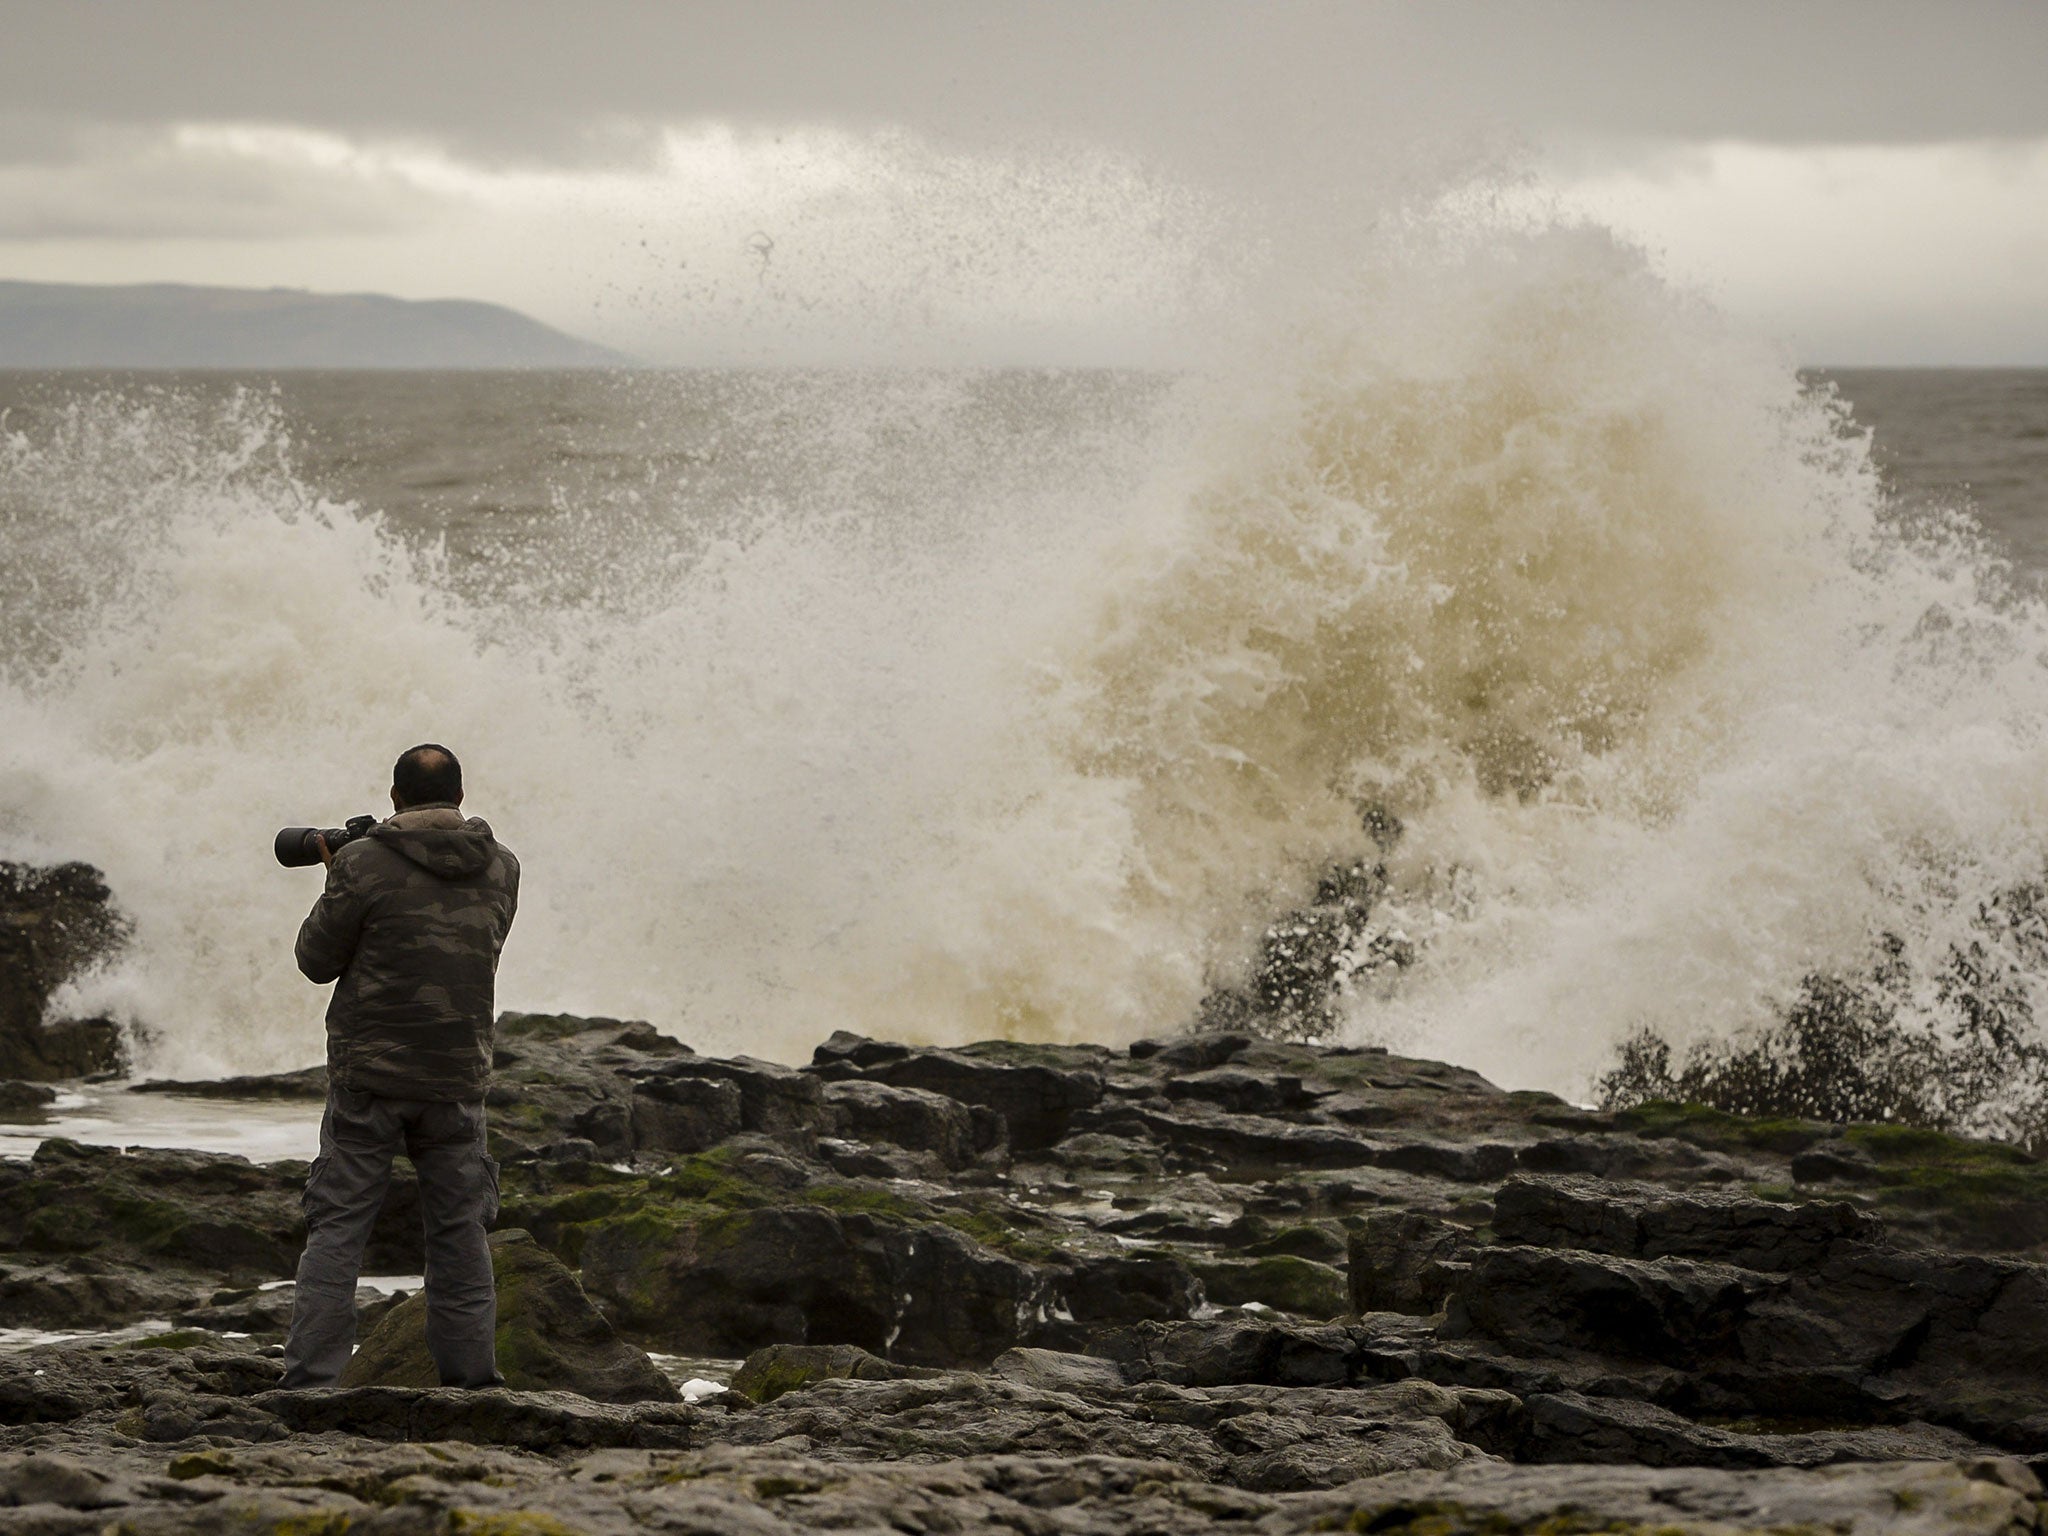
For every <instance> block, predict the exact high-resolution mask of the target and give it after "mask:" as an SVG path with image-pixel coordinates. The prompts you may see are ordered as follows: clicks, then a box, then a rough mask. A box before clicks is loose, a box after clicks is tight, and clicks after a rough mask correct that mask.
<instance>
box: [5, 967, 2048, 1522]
mask: <svg viewBox="0 0 2048 1536" xmlns="http://www.w3.org/2000/svg"><path fill="white" fill-rule="evenodd" d="M43 937H44V938H47V931H45V934H44V935H43ZM48 950H49V946H48V944H47V943H45V945H44V952H45V953H47V952H48ZM48 972H49V968H48V967H47V966H46V967H45V971H44V973H43V974H45V975H47V974H48ZM36 1026H37V1027H38V1028H40V1027H41V1024H40V1020H39V1019H38V1020H37V1021H36ZM23 1059H32V1058H30V1057H24V1058H23ZM33 1059H41V1058H33ZM497 1073H498V1076H497V1083H496V1086H495V1087H494V1088H493V1089H492V1092H491V1099H490V1105H491V1117H492V1125H493V1130H492V1139H493V1151H494V1155H495V1156H496V1157H497V1158H498V1159H499V1161H500V1164H501V1184H502V1196H503V1200H502V1211H501V1215H500V1221H499V1231H498V1234H497V1236H496V1237H495V1238H494V1253H495V1255H496V1261H497V1265H498V1275H499V1290H500V1298H501V1330H500V1339H499V1354H500V1361H501V1365H502V1367H503V1369H504V1372H505V1375H506V1378H507V1386H506V1387H505V1388H503V1389H496V1390H491V1391H486V1392H476V1393H459V1392H449V1391H444V1390H442V1389H440V1388H438V1387H433V1386H431V1385H428V1383H429V1382H430V1381H431V1374H430V1371H429V1369H428V1367H427V1366H426V1362H425V1355H424V1346H423V1342H422V1337H421V1333H420V1323H421V1306H420V1302H419V1300H418V1298H417V1297H412V1298H406V1297H404V1296H402V1295H394V1294H389V1293H386V1292H383V1291H373V1290H369V1289H366V1290H365V1291H364V1292H362V1293H361V1297H360V1302H361V1309H360V1310H361V1319H360V1320H361V1334H362V1340H363V1342H362V1348H361V1349H360V1351H359V1353H358V1354H357V1357H356V1359H355V1361H354V1363H353V1364H352V1366H351V1368H350V1372H349V1375H348V1377H347V1378H346V1379H345V1381H344V1383H343V1385H342V1386H341V1387H339V1388H337V1389H335V1390H333V1391H328V1392H314V1393H286V1392H282V1391H279V1390H278V1389H277V1379H278V1376H279V1371H280V1367H279V1363H278V1360H277V1341H278V1340H279V1339H280V1337H281V1334H282V1329H283V1327H284V1325H285V1323H286V1321H287V1319H288V1317H289V1312H290V1305H291V1291H290V1287H289V1284H288V1283H280V1282H285V1281H286V1280H287V1277H288V1276H289V1275H290V1273H291V1269H292V1266H293V1263H294V1261H295V1259H296V1256H297V1252H298V1246H299V1242H300V1239H301V1235H302V1229H301V1224H300V1215H299V1209H298V1194H299V1189H300V1186H301V1184H302V1181H303V1179H304V1175H305V1165H304V1164H298V1163H290V1162H284V1163H275V1164H268V1165H263V1164H256V1163H251V1162H248V1161H245V1160H242V1159H239V1158H235V1157H229V1156H222V1155H217V1154H210V1153H203V1152H197V1151H164V1150H147V1149H126V1150H123V1149H117V1148H107V1147H93V1146H84V1145H79V1144H77V1143H74V1142H70V1141H66V1140H62V1139H56V1138H51V1139H46V1140H44V1141H43V1142H42V1143H41V1145H40V1147H39V1149H38V1150H37V1151H36V1153H35V1155H34V1156H33V1158H31V1159H27V1160H19V1161H8V1162H0V1327H5V1328H10V1329H43V1330H50V1331H53V1332H75V1333H78V1334H80V1335H81V1336H80V1337H77V1338H74V1339H72V1340H69V1341H65V1342H51V1343H42V1344H36V1345H34V1346H33V1347H26V1348H21V1347H16V1348H13V1349H11V1350H9V1351H7V1352H4V1353H0V1533H4V1532H11V1531H21V1532H31V1531H33V1532H51V1533H57V1532H85V1531H95V1532H97V1531H103V1530H120V1531H133V1532H151V1531H166V1532H168V1531H221V1532H240V1531H273V1532H294V1533H303V1532H340V1531H343V1530H347V1531H352V1532H363V1531H367V1532H387V1531H388V1532H393V1533H401V1532H404V1533H409V1532H415V1531H418V1532H428V1531H432V1532H452V1531H473V1532H532V1533H547V1532H562V1531H589V1532H611V1531H627V1530H640V1529H655V1530H674V1531H701V1532H787V1531H803V1530H811V1529H833V1530H865V1531H884V1530H890V1531H909V1532H939V1531H983V1530H990V1531H992V1530H1004V1531H1020V1532H1030V1533H1055V1532H1076V1533H1080V1532H1105V1533H1107V1532H1138V1531H1159V1532H1203V1531H1208V1530H1211V1529H1216V1530H1223V1529H1228V1530H1233V1531H1252V1532H1274V1533H1278V1532H1293V1531H1311V1530H1354V1531H1367V1532H1392V1533H1397V1536H1398V1533H1413V1536H1446V1533H1452V1532H1464V1531H1470V1532H1487V1533H1493V1536H1504V1533H1512V1532H1519V1531H1530V1532H1538V1531H1540V1532H1545V1533H1554V1536H1562V1533H1573V1532H1594V1531H1616V1532H1619V1531H1643V1532H1648V1531H1665V1532H1680V1531H1684V1532H1702V1533H1705V1532H1727V1531H1750V1530H1754V1531H1766V1530H1768V1531H1777V1532H1792V1531H1797V1532H1815V1533H1818V1532H1824V1531H1825V1532H1842V1531H1850V1532H1879V1531H1884V1532H1893V1531H1896V1532H1908V1531H1914V1532H1917V1531H1923V1530H1924V1531H1927V1532H1936V1531H1940V1532H1950V1531H1962V1532H1974V1531H1983V1532H2032V1531H2036V1530H2039V1529H2042V1528H2043V1510H2044V1501H2043V1497H2042V1489H2041V1484H2040V1483H2039V1481H2038V1480H2037V1475H2036V1474H2037V1472H2039V1471H2040V1470H2042V1469H2043V1468H2044V1467H2048V1267H2044V1264H2043V1260H2044V1258H2048V1200H2044V1195H2048V1168H2044V1167H2043V1165H2041V1164H2039V1163H2037V1162H2036V1161H2035V1160H2033V1159H2032V1158H2030V1157H2029V1156H2027V1155H2026V1154H2024V1153H2022V1152H2020V1151H2018V1150H2017V1149H2014V1148H2012V1147H2008V1146H2005V1145H2002V1144H1998V1143H1990V1142H1976V1141H1969V1140H1964V1139H1960V1138H1955V1137H1950V1136H1945V1135H1941V1134H1939V1133H1935V1132H1928V1131H1921V1130H1914V1129H1909V1128H1905V1127H1897V1126H1883V1125H1851V1126H1833V1125H1826V1124H1820V1123H1809V1122H1803V1121H1796V1120H1763V1119H1749V1118H1742V1117H1737V1116H1731V1115H1726V1114H1721V1113H1717V1112H1714V1111H1709V1110H1703V1109H1700V1108H1698V1107H1694V1106H1685V1105H1679V1104H1663V1103H1660V1104H1650V1105H1646V1106H1642V1107H1638V1108H1635V1109H1630V1110H1625V1111H1615V1112H1604V1111H1596V1110H1589V1109H1584V1108H1580V1107H1575V1106H1573V1105H1571V1104H1568V1103H1565V1102H1563V1101H1561V1100H1559V1099H1556V1098H1554V1097H1551V1096H1549V1095H1546V1094H1539V1093H1508V1092H1503V1091H1501V1090H1499V1089H1498V1088H1496V1087H1494V1086H1493V1085H1491V1084H1489V1083H1487V1082H1485V1081H1483V1080H1482V1079H1480V1078H1478V1077H1476V1076H1475V1075H1473V1074H1472V1073H1470V1072H1466V1071H1463V1070H1461V1069H1459V1068H1456V1067H1452V1066H1446V1065H1443V1064H1439V1063H1434V1062H1427V1061H1418V1060H1408V1059H1403V1058H1401V1057H1397V1056H1392V1055H1389V1054H1387V1053H1385V1052H1382V1051H1375V1050H1366V1049H1332V1048H1319V1047H1312V1046H1305V1045H1293V1044H1284V1043H1278V1042H1275V1041H1272V1040H1269V1039H1264V1038H1261V1037H1259V1036H1257V1035H1255V1034H1253V1033H1251V1032H1241V1033H1233V1032H1220V1031H1212V1032H1207V1033H1197V1034H1191V1035H1185V1036H1179V1037H1175V1038H1170V1039H1161V1040H1155V1041H1143V1042H1139V1043H1138V1044H1136V1045H1134V1046H1132V1047H1130V1048H1129V1049H1128V1050H1110V1049H1106V1048H1102V1047H1096V1046H1044V1045H1023V1044H1017V1043H1013V1042H1003V1041H998V1042H989V1043H985V1044H980V1045H970V1046H965V1047H960V1048H957V1049H933V1048H921V1047H912V1046H906V1045H900V1044H892V1043H889V1042H884V1041H876V1040H868V1039H862V1038H858V1037H855V1036H851V1035H845V1034H841V1035H835V1036H833V1037H832V1038H831V1039H830V1040H828V1041H826V1042H824V1043H823V1044H822V1045H821V1046H819V1048H818V1050H817V1052H816V1055H815V1058H814V1060H813V1061H812V1062H811V1063H809V1064H808V1065H807V1066H805V1067H803V1068H800V1069H799V1068H790V1067H785V1066H779V1065H775V1064H773V1063H769V1062H764V1061H755V1060H750V1059H747V1058H745V1057H739V1058H731V1059H726V1058H716V1057H709V1056H703V1055H699V1054H697V1053H695V1052H694V1051H692V1050H691V1049H689V1047H688V1046H686V1045H685V1044H684V1043H682V1042H680V1041H678V1040H675V1039H672V1038H669V1037H667V1036H665V1035H663V1034H662V1033H660V1032H659V1031H657V1030H655V1029H654V1028H652V1027H651V1026H649V1025H647V1024H644V1023H634V1022H630V1021H620V1020H611V1019H587V1018H572V1017H560V1016H552V1015H533V1014H506V1015H504V1016H503V1017H502V1018H501V1019H500V1021H499V1030H498V1050H497ZM145 1086H146V1087H147V1088H148V1089H149V1090H150V1091H163V1090H164V1089H165V1087H166V1085H161V1084H153V1085H145ZM171 1086H172V1087H174V1088H177V1087H179V1085H171ZM180 1091H184V1092H204V1093H206V1094H208V1095H211V1096H214V1097H217V1098H221V1099H223V1100H226V1101H229V1102H232V1101H234V1100H236V1099H251V1100H254V1099H273V1100H274V1099H291V1098H299V1099H302V1100H303V1101H304V1102H305V1104H306V1108H307V1113H308V1115H309V1116H310V1115H312V1114H313V1113H315V1106H316V1104H317V1102H318V1099H319V1097H320V1096H321V1094H322V1093H323V1091H324V1084H323V1083H322V1081H321V1076H320V1074H319V1073H318V1072H317V1071H315V1072H301V1073H294V1074H289V1075H286V1076H281V1077H275V1078H251V1079H239V1080H232V1081H226V1082H216V1083H210V1084H206V1085H196V1084H195V1085H182V1088H181V1089H180ZM0 1099H4V1102H5V1104H6V1105H7V1106H8V1107H7V1108H5V1109H4V1110H0V1113H6V1114H8V1115H9V1116H11V1117H14V1118H16V1119H17V1120H19V1119H23V1118H25V1119H27V1120H28V1121H31V1122H32V1121H33V1120H34V1118H35V1117H36V1116H37V1115H38V1114H40V1113H41V1109H40V1103H41V1100H40V1099H39V1097H38V1095H37V1093H36V1092H35V1091H34V1090H33V1089H32V1088H31V1087H27V1086H24V1087H22V1088H21V1089H20V1090H19V1091H17V1092H14V1093H12V1094H11V1095H10V1094H7V1093H5V1092H0ZM417 1219H418V1217H417V1195H416V1191H415V1190H414V1189H413V1188H412V1187H411V1186H410V1185H409V1184H408V1183H407V1182H406V1180H405V1179H404V1178H401V1179H400V1180H399V1181H398V1182H397V1184H396V1186H395V1187H394V1190H393V1193H392V1197H391V1201H390V1203H389V1205H388V1206H387V1209H386V1211H385V1213H384V1218H383V1220H382V1222H381V1224H380V1226H379V1228H378V1231H377V1235H376V1238H375V1242H374V1245H373V1250H372V1253H371V1255H370V1259H369V1266H368V1267H369V1270H370V1272H372V1273H382V1274H388V1275H407V1274H414V1273H416V1272H417V1271H418V1269H419V1267H420V1257H419V1239H418V1234H417ZM114 1330H123V1331H121V1332H115V1331H114ZM649 1351H652V1352H654V1353H653V1355H652V1356H650V1354H649V1353H648V1352H649Z"/></svg>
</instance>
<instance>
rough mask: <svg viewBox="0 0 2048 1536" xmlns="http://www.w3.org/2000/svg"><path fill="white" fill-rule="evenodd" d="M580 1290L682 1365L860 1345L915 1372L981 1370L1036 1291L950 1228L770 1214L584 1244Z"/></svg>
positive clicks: (1029, 1271) (824, 1213) (608, 1235)
mask: <svg viewBox="0 0 2048 1536" xmlns="http://www.w3.org/2000/svg"><path fill="white" fill-rule="evenodd" d="M582 1260H583V1281H584V1284H585V1286H587V1287H588V1288H589V1289H590V1291H591V1292H592V1294H593V1295H594V1296H596V1297H598V1298H599V1299H600V1300H601V1301H603V1302H604V1303H605V1305H606V1306H607V1307H608V1308H609V1309H610V1311H611V1315H612V1316H613V1318H615V1319H616V1320H617V1321H618V1323H619V1325H620V1326H621V1327H623V1328H626V1329H627V1330H629V1331H632V1332H634V1333H636V1334H638V1335H640V1336H642V1337H646V1338H650V1339H656V1340H660V1341H661V1342H662V1343H663V1344H664V1346H665V1347H669V1348H672V1349H675V1350H677V1351H679V1352H687V1353H695V1354H704V1355H711V1356H724V1357H738V1356H744V1355H747V1354H751V1353H752V1352H753V1351H754V1350H756V1349H759V1348H762V1347H764V1346H765V1345H769V1344H858V1345H859V1346H860V1347H861V1348H863V1349H866V1350H869V1351H870V1352H872V1353H874V1354H878V1355H883V1356H886V1357H888V1358H890V1359H895V1360H901V1361H905V1362H908V1363H911V1364H920V1365H962V1364H973V1365H979V1364H982V1363H985V1362H986V1361H988V1360H991V1359H993V1358H994V1357H995V1356H996V1355H998V1354H1000V1353H1001V1352H1002V1351H1003V1350H1005V1349H1008V1348H1010V1347H1011V1346H1013V1345H1015V1344H1018V1343H1020V1342H1024V1340H1023V1337H1022V1335H1023V1333H1024V1330H1026V1329H1027V1328H1029V1327H1031V1326H1035V1324H1034V1322H1033V1319H1034V1318H1036V1317H1037V1316H1038V1315H1039V1314H1041V1313H1043V1312H1044V1310H1045V1305H1046V1304H1045V1292H1046V1289H1047V1287H1046V1282H1045V1280H1044V1278H1043V1277H1042V1276H1041V1275H1040V1273H1039V1272H1038V1271H1037V1270H1036V1269H1034V1268H1033V1267H1031V1266H1029V1265H1026V1264H1020V1263H1017V1262H1016V1261H1014V1260H1010V1259H1005V1258H1002V1257H1000V1256H998V1255H996V1254H994V1253H991V1252H989V1251H988V1250H986V1249H984V1248H982V1247H981V1246H980V1245H979V1244H977V1243H975V1242H974V1241H972V1240H971V1239H969V1238H967V1237H964V1236H962V1235H961V1234H960V1233H958V1232H955V1231H953V1230H951V1229H950V1228H947V1227H939V1226H907V1225H904V1224H901V1223H899V1222H896V1221H892V1220H888V1219H885V1218H881V1217H877V1216H871V1215H866V1214H861V1213H849V1214H842V1213H839V1212H835V1211H830V1210H825V1209H821V1208H819V1207H817V1206H794V1205H785V1206H770V1207H766V1208H759V1209H745V1210H735V1211H731V1212H727V1213H725V1214H722V1215H717V1216H712V1217H709V1218H707V1219H704V1220H701V1221H693V1222H687V1223H683V1224H679V1225H675V1226H668V1227H656V1228H650V1229H648V1230H645V1231H643V1230H640V1229H637V1228H635V1227H633V1226H630V1225H626V1224H620V1225H617V1226H605V1227H600V1228H599V1229H598V1230H596V1231H595V1232H593V1233H591V1234H590V1235H589V1236H588V1237H586V1238H585V1239H584V1242H583V1250H582Z"/></svg>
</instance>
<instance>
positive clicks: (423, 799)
mask: <svg viewBox="0 0 2048 1536" xmlns="http://www.w3.org/2000/svg"><path fill="white" fill-rule="evenodd" d="M391 804H392V806H393V807H394V808H396V809H398V810H401V811H403V810H407V809H409V808H411V807H412V806H415V805H437V804H445V805H460V804H462V764H460V763H458V762H457V761H456V760H455V754H454V753H453V752H450V751H449V750H448V749H447V748H446V747H444V746H442V745H441V744H440V743H439V742H434V741H429V742H422V743H421V744H420V745H419V746H417V747H412V748H410V749H408V750H407V751H406V752H404V753H402V754H401V755H400V757H399V759H398V761H397V762H396V763H394V764H392V766H391Z"/></svg>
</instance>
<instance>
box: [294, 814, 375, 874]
mask: <svg viewBox="0 0 2048 1536" xmlns="http://www.w3.org/2000/svg"><path fill="white" fill-rule="evenodd" d="M376 825H377V818H376V817H374V816H351V817H349V819H348V824H347V825H346V826H340V827H286V828H285V829H284V830H283V831H281V832H279V833H278V834H277V841H276V842H275V843H273V844H271V849H270V851H271V852H272V853H275V854H276V855H277V862H278V863H280V864H282V865H283V866H284V867H285V868H286V869H302V868H304V867H305V866H306V865H308V864H318V863H319V862H320V839H321V838H323V837H324V838H326V839H327V852H328V853H329V854H330V855H332V854H335V853H338V852H339V851H340V850H341V846H342V844H344V843H352V842H354V841H355V840H356V839H357V838H359V837H368V836H369V835H370V829H371V828H372V827H374V826H376Z"/></svg>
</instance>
